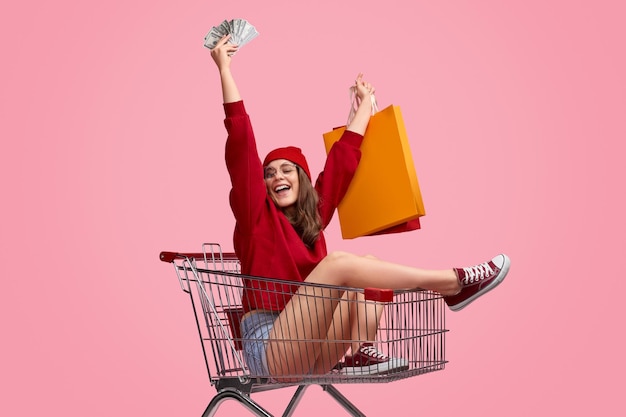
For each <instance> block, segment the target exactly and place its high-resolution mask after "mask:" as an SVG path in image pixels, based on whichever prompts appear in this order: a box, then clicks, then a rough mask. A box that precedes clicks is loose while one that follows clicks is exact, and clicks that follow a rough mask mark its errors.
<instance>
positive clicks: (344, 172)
mask: <svg viewBox="0 0 626 417" xmlns="http://www.w3.org/2000/svg"><path fill="white" fill-rule="evenodd" d="M362 142H363V136H362V135H360V134H358V133H356V132H352V131H349V130H346V131H345V132H344V133H343V135H342V136H341V138H340V139H339V140H338V141H337V142H335V143H334V144H333V146H332V147H331V149H330V152H328V157H327V158H326V164H325V165H324V170H323V171H322V173H320V175H319V177H318V178H317V181H316V183H315V189H316V190H317V193H318V195H319V198H320V202H319V213H320V217H321V219H322V224H323V227H324V228H326V226H328V224H329V223H330V221H331V219H332V218H333V214H334V213H335V209H336V208H337V206H338V205H339V203H340V202H341V199H342V198H343V196H344V195H345V194H346V191H347V190H348V186H349V185H350V182H351V181H352V177H354V173H355V172H356V169H357V167H358V166H359V161H360V160H361V150H360V147H361V143H362Z"/></svg>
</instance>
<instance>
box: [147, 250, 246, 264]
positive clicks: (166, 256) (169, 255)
mask: <svg viewBox="0 0 626 417" xmlns="http://www.w3.org/2000/svg"><path fill="white" fill-rule="evenodd" d="M204 255H205V254H204V253H202V252H198V253H179V252H167V251H163V252H161V253H160V254H159V259H161V260H162V261H163V262H167V263H171V262H174V260H175V259H184V258H189V259H192V258H193V259H198V260H203V259H204ZM209 255H211V254H210V253H207V256H209ZM220 256H221V257H220V259H222V260H225V261H238V260H239V258H237V255H235V254H234V253H231V252H224V253H222V254H221V255H220Z"/></svg>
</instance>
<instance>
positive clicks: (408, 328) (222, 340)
mask: <svg viewBox="0 0 626 417" xmlns="http://www.w3.org/2000/svg"><path fill="white" fill-rule="evenodd" d="M160 259H161V260H162V261H164V262H168V263H172V264H173V265H174V269H175V271H176V274H177V276H178V280H179V282H180V286H181V288H182V290H183V291H184V292H186V293H187V294H189V296H190V300H191V304H192V307H193V311H194V315H195V318H196V324H197V328H198V333H199V335H200V341H201V344H202V350H203V353H204V360H205V363H206V367H207V371H208V373H209V379H210V381H211V385H214V386H215V388H216V390H217V394H216V395H215V396H214V397H213V398H212V399H211V401H210V403H209V405H208V406H207V408H206V410H205V411H204V414H203V417H209V416H213V415H214V414H215V413H216V412H217V409H218V407H219V406H220V404H222V403H223V402H224V401H225V400H236V401H238V402H239V403H241V404H242V405H243V406H245V407H246V408H247V409H249V410H250V411H251V412H252V413H254V414H255V415H258V416H270V417H271V416H272V414H270V413H269V412H268V411H267V410H266V409H264V408H263V407H261V406H260V405H259V404H258V403H257V402H255V401H254V400H252V398H251V397H250V396H251V394H253V393H257V392H261V391H267V390H273V389H279V388H285V387H290V386H295V387H297V389H296V391H295V393H294V394H293V397H292V398H291V401H290V402H289V404H288V405H287V408H286V409H285V412H284V413H283V416H291V415H292V414H293V411H294V410H295V407H296V406H297V405H298V403H299V401H300V400H301V398H302V396H303V394H304V392H305V390H306V389H307V387H309V386H311V385H318V386H320V387H321V388H322V389H323V390H324V391H325V392H327V393H329V394H330V395H331V396H332V397H333V398H334V399H335V400H336V401H338V402H339V404H340V405H341V406H343V407H344V408H345V410H347V411H348V413H350V414H351V415H353V416H364V414H363V413H362V412H361V411H359V409H358V408H357V407H356V406H355V405H354V404H352V403H351V402H350V401H349V400H348V399H347V398H346V397H345V396H343V395H342V394H341V393H340V392H339V391H338V390H337V388H335V386H334V385H335V384H362V383H386V382H392V381H397V380H401V379H405V378H410V377H413V376H417V375H421V374H425V373H429V372H434V371H438V370H442V369H444V367H445V364H446V362H447V361H446V359H445V333H446V332H447V330H446V329H445V327H444V326H445V304H444V302H443V299H442V297H441V295H439V294H438V293H435V292H432V291H427V290H420V289H417V290H393V291H392V290H378V289H358V288H349V287H337V286H329V285H318V284H315V285H314V284H308V283H298V285H311V286H314V287H315V291H311V293H314V295H311V297H324V298H325V300H329V301H331V302H332V301H338V300H337V299H333V297H337V294H343V296H344V297H343V302H344V304H342V306H343V307H345V306H346V304H345V303H346V300H352V301H347V303H348V304H350V303H353V305H352V306H350V305H348V310H349V311H362V309H359V308H357V307H368V308H371V307H372V305H374V306H375V308H377V309H379V311H380V310H381V309H382V316H381V317H380V319H379V320H380V321H379V326H378V330H377V333H376V337H375V340H368V339H365V338H364V336H360V335H359V337H358V338H357V339H358V340H355V339H352V340H349V341H348V342H349V343H350V342H354V343H358V344H360V343H366V342H373V344H374V346H375V347H376V348H377V349H378V350H379V351H381V352H384V353H385V354H387V355H388V356H389V357H392V358H400V360H402V365H403V366H400V367H396V368H395V369H393V370H386V372H383V371H381V372H377V370H376V369H374V370H371V372H368V373H365V374H360V373H358V372H346V370H345V369H342V366H341V364H342V362H339V363H338V366H336V367H335V368H334V369H333V370H332V371H331V372H329V373H326V374H323V375H313V374H304V373H300V374H290V375H281V378H275V377H272V375H259V374H253V373H252V372H251V371H250V369H249V367H248V366H247V364H246V363H245V360H244V356H243V354H242V351H241V348H242V344H243V343H245V342H246V340H245V339H243V338H242V335H241V331H240V328H239V324H240V321H241V319H242V316H243V315H244V309H243V306H242V298H241V297H242V292H243V290H244V285H248V286H250V285H252V286H254V287H255V288H266V289H268V288H271V289H272V291H274V292H276V293H281V294H280V295H287V296H290V294H291V293H292V292H293V291H294V290H295V289H294V287H295V288H297V287H296V286H294V285H293V283H289V285H285V281H284V280H277V279H272V278H264V277H254V276H248V275H243V274H241V273H240V264H239V260H238V259H237V257H236V255H235V254H233V253H224V252H222V249H221V247H220V245H219V244H209V243H207V244H204V245H202V253H176V252H161V254H160ZM282 293H284V294H282ZM346 294H348V295H351V296H350V297H345V295H346ZM339 297H341V295H340V296H339ZM311 301H313V300H311ZM305 304H306V303H305ZM311 305H313V303H311ZM350 307H354V308H350ZM303 314H315V312H303ZM294 337H295V336H294ZM311 342H319V343H322V341H319V340H315V341H314V340H311ZM324 343H327V344H328V345H329V346H328V349H332V348H333V347H334V346H332V344H331V342H324ZM342 346H345V345H342ZM344 349H345V347H344Z"/></svg>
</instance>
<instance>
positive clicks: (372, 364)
mask: <svg viewBox="0 0 626 417" xmlns="http://www.w3.org/2000/svg"><path fill="white" fill-rule="evenodd" d="M407 369H409V362H408V361H407V360H406V359H403V358H391V357H389V356H387V355H385V354H384V353H382V352H380V351H379V350H378V349H376V348H375V347H374V345H373V344H372V343H363V344H362V345H361V347H360V348H359V350H358V351H357V352H356V353H355V354H353V355H351V356H346V357H345V358H344V361H343V363H342V364H341V369H340V372H341V373H342V374H344V375H376V374H388V373H392V372H401V371H405V370H407Z"/></svg>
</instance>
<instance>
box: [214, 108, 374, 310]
mask: <svg viewBox="0 0 626 417" xmlns="http://www.w3.org/2000/svg"><path fill="white" fill-rule="evenodd" d="M224 110H225V113H226V120H225V121H224V124H225V125H226V130H227V131H228V139H227V140H226V167H227V168H228V172H229V174H230V179H231V183H232V189H231V192H230V205H231V208H232V210H233V214H234V215H235V220H236V225H235V232H234V237H233V240H234V249H235V253H236V254H237V256H238V257H239V260H240V261H241V269H242V270H241V272H242V273H243V274H246V275H256V276H261V277H271V278H278V279H280V280H286V281H291V282H293V283H294V284H292V283H289V284H282V283H276V284H269V285H264V286H263V285H260V284H259V282H258V281H254V280H245V290H244V294H243V300H242V301H243V307H244V310H245V311H249V310H252V309H257V308H258V309H265V310H273V311H280V310H282V309H283V308H284V307H285V304H286V303H287V301H289V299H290V298H291V295H292V294H293V292H294V291H295V290H296V289H297V288H298V284H297V283H299V282H302V281H304V280H305V279H306V277H307V276H308V275H309V273H311V271H312V270H313V268H315V266H316V265H317V264H318V263H319V262H320V261H321V260H322V259H323V258H324V257H325V256H326V254H327V250H326V241H325V239H324V235H323V233H320V235H319V238H318V240H317V241H316V242H315V246H314V247H313V248H311V249H309V248H307V246H306V245H305V244H304V243H303V242H302V239H300V236H298V234H297V232H296V231H295V229H294V228H293V226H292V225H291V223H289V220H287V217H285V215H284V214H283V212H282V211H281V210H280V209H278V208H277V207H276V206H275V204H274V202H273V201H272V199H271V198H270V196H269V195H268V193H267V189H266V186H265V181H264V179H263V166H262V164H261V160H260V159H259V155H258V152H257V147H256V141H255V138H254V133H253V131H252V125H251V123H250V117H249V116H248V114H247V113H246V110H245V107H244V104H243V101H238V102H234V103H225V104H224ZM362 141H363V136H362V135H359V134H358V133H354V132H351V131H346V132H345V133H344V135H343V136H342V137H341V139H340V140H339V141H337V142H336V143H335V144H334V146H333V147H332V149H331V151H330V152H329V154H328V157H327V159H326V163H325V165H324V170H323V172H322V173H320V175H319V177H318V178H317V181H316V182H315V189H316V190H317V192H318V194H319V199H320V200H319V201H320V202H319V205H318V209H319V213H320V216H321V219H322V224H323V227H324V228H325V227H326V226H327V225H328V223H329V222H330V220H331V219H332V217H333V214H334V212H335V209H336V208H337V205H338V204H339V202H340V201H341V199H342V198H343V196H344V194H345V192H346V190H347V189H348V185H349V184H350V181H351V180H352V177H353V176H354V172H355V171H356V168H357V166H358V164H359V160H360V158H361V151H360V150H359V148H360V146H361V142H362ZM303 314H308V313H306V312H303Z"/></svg>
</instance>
